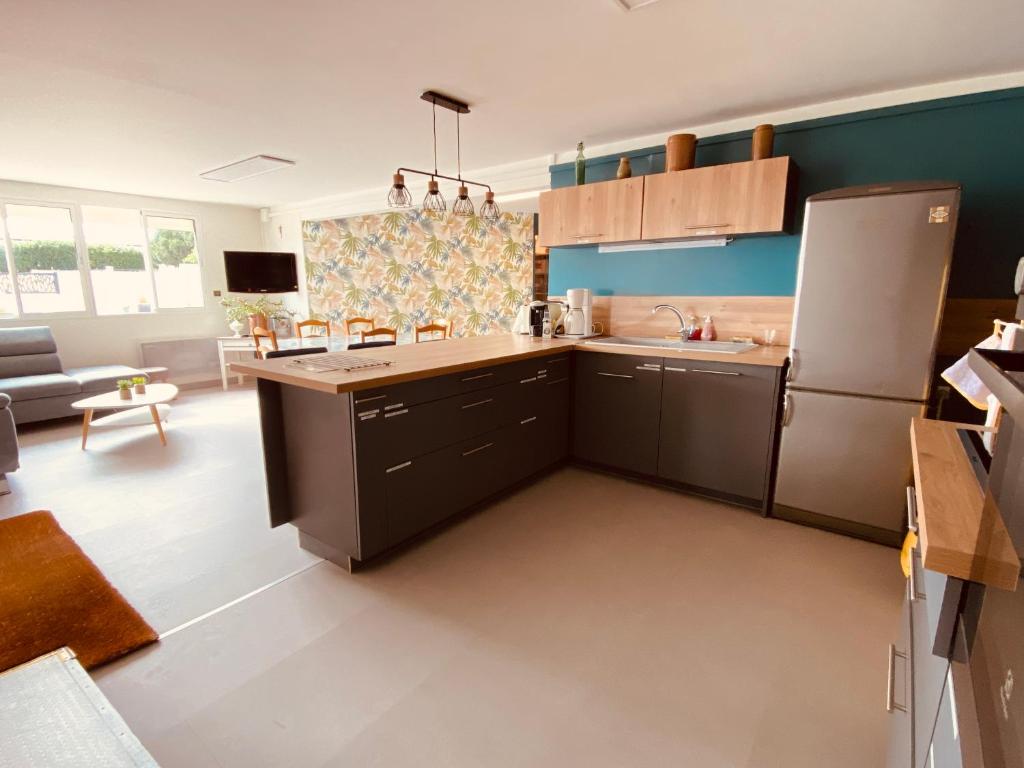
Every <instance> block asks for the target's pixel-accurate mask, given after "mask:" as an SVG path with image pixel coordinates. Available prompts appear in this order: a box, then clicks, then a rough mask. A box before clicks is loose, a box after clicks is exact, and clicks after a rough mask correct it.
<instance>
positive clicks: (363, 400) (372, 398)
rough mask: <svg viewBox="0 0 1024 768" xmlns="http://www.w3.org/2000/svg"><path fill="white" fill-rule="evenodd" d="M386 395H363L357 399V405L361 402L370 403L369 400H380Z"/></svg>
mask: <svg viewBox="0 0 1024 768" xmlns="http://www.w3.org/2000/svg"><path fill="white" fill-rule="evenodd" d="M385 397H387V395H374V396H373V397H361V398H359V399H358V400H356V405H359V404H360V403H369V402H372V401H373V400H380V399H382V398H385Z"/></svg>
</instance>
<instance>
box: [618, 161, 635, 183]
mask: <svg viewBox="0 0 1024 768" xmlns="http://www.w3.org/2000/svg"><path fill="white" fill-rule="evenodd" d="M632 175H633V166H632V165H630V163H629V158H628V157H620V158H619V168H618V170H617V171H616V172H615V178H616V179H628V178H629V177H630V176H632Z"/></svg>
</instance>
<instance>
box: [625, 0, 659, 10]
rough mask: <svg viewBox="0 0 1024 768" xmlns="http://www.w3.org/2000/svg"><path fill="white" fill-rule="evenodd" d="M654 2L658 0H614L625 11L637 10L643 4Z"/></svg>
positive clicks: (652, 3)
mask: <svg viewBox="0 0 1024 768" xmlns="http://www.w3.org/2000/svg"><path fill="white" fill-rule="evenodd" d="M656 2H658V0H615V4H616V5H617V6H619V8H621V9H622V10H624V11H625V12H626V13H629V12H630V11H638V10H640V9H641V8H643V7H645V6H648V5H654V4H655V3H656Z"/></svg>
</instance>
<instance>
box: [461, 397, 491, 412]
mask: <svg viewBox="0 0 1024 768" xmlns="http://www.w3.org/2000/svg"><path fill="white" fill-rule="evenodd" d="M493 402H494V398H493V397H488V398H487V399H486V400H477V401H476V402H475V403H467V404H466V405H464V406H462V410H466V409H467V408H476V407H477V406H478V405H487V404H488V403H493Z"/></svg>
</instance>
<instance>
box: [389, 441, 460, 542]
mask: <svg viewBox="0 0 1024 768" xmlns="http://www.w3.org/2000/svg"><path fill="white" fill-rule="evenodd" d="M444 454H445V451H436V452H434V453H428V454H426V455H424V456H417V457H416V458H413V459H408V460H406V461H401V462H398V463H397V464H394V465H392V466H390V467H388V468H386V469H385V470H384V498H385V516H386V518H387V531H388V546H394V545H395V544H398V543H400V542H402V541H405V540H406V539H408V538H410V537H412V536H415V535H416V534H417V533H420V532H421V531H424V530H426V529H427V528H429V527H430V526H432V525H434V524H436V523H439V522H440V521H441V520H443V519H444V518H445V517H447V516H448V515H449V514H451V513H452V511H453V510H452V504H453V502H454V500H455V499H454V494H453V489H452V486H451V484H450V483H448V482H446V478H444V477H443V475H444V474H446V473H447V472H450V470H448V469H447V468H446V466H445V461H444Z"/></svg>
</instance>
